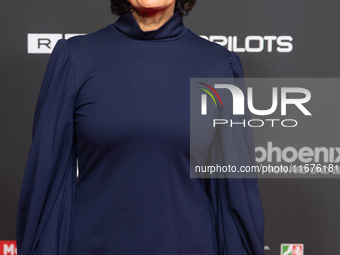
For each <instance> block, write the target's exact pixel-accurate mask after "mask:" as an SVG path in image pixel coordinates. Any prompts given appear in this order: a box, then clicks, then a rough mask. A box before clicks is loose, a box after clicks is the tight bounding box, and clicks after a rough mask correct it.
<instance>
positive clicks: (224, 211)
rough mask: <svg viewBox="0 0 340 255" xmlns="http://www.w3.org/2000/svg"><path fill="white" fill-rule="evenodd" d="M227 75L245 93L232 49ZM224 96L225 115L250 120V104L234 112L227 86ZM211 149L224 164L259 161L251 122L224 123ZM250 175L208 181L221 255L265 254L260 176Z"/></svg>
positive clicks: (240, 119) (239, 66) (239, 67)
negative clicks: (241, 111) (244, 124)
mask: <svg viewBox="0 0 340 255" xmlns="http://www.w3.org/2000/svg"><path fill="white" fill-rule="evenodd" d="M225 77H226V78H231V79H233V80H234V81H235V84H236V85H237V86H239V88H241V90H242V91H243V92H244V94H245V87H244V84H243V83H244V82H243V71H242V66H241V62H240V59H239V57H238V56H237V55H236V53H234V52H231V57H230V64H229V67H228V69H227V72H226V75H225ZM223 100H224V101H225V102H224V103H225V104H226V105H225V106H224V108H223V109H222V110H221V112H220V118H221V119H228V120H230V119H233V121H235V122H240V123H242V121H243V120H244V119H245V120H246V123H247V120H249V119H250V113H249V111H248V109H247V107H245V115H232V109H233V108H232V107H233V105H232V97H231V93H230V92H228V90H226V89H225V90H224V99H223ZM210 150H211V154H212V155H222V156H220V158H214V159H208V160H213V161H214V162H216V160H217V161H218V163H219V164H221V165H226V166H227V165H229V164H230V165H231V166H235V167H236V169H240V167H241V166H253V165H255V146H254V135H253V130H252V128H251V127H249V126H247V125H246V126H245V127H244V126H243V125H234V126H233V127H230V125H221V127H220V130H219V132H218V133H217V135H216V136H215V137H214V141H213V144H212V146H211V148H210ZM214 157H215V156H214ZM209 165H211V163H209ZM246 177H247V178H225V179H223V178H218V179H210V180H209V181H208V182H207V187H206V188H207V193H208V196H209V198H210V200H211V203H212V205H213V208H214V212H215V219H216V231H217V241H218V250H219V253H218V254H219V255H229V254H237V255H263V254H264V216H263V211H262V204H261V198H260V194H259V191H258V187H257V179H256V178H249V177H251V176H249V175H248V176H246ZM253 177H255V175H253Z"/></svg>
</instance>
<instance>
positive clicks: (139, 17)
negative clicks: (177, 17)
mask: <svg viewBox="0 0 340 255" xmlns="http://www.w3.org/2000/svg"><path fill="white" fill-rule="evenodd" d="M174 9H175V3H173V4H172V5H170V6H169V7H167V8H165V9H162V10H150V11H149V10H148V11H145V10H137V9H136V8H134V7H133V6H132V5H131V12H132V15H133V16H134V17H135V19H136V21H137V23H138V25H139V27H140V28H141V30H143V31H152V30H157V29H158V28H160V27H161V26H162V25H163V24H164V23H165V22H167V21H168V20H169V19H170V18H171V17H172V15H173V14H174Z"/></svg>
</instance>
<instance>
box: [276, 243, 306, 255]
mask: <svg viewBox="0 0 340 255" xmlns="http://www.w3.org/2000/svg"><path fill="white" fill-rule="evenodd" d="M281 255H303V244H281Z"/></svg>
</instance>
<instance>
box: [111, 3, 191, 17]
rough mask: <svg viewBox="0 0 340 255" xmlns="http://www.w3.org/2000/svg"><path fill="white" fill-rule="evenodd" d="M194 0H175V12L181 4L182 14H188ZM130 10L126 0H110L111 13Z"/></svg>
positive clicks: (118, 13) (121, 12)
mask: <svg viewBox="0 0 340 255" xmlns="http://www.w3.org/2000/svg"><path fill="white" fill-rule="evenodd" d="M195 4H196V0H176V5H175V6H176V7H175V12H176V11H177V10H178V6H179V5H180V6H181V9H182V16H186V15H188V13H189V12H190V11H191V10H192V8H193V7H194V5H195ZM129 11H130V5H129V4H127V0H111V12H112V13H113V14H117V15H122V14H124V13H127V12H129Z"/></svg>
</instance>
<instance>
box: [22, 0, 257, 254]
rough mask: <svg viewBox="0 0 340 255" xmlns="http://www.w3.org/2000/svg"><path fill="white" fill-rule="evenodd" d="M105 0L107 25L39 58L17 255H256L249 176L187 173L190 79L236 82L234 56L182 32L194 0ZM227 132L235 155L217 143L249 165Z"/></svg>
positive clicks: (249, 153)
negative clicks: (110, 16)
mask: <svg viewBox="0 0 340 255" xmlns="http://www.w3.org/2000/svg"><path fill="white" fill-rule="evenodd" d="M111 3H112V6H111V7H112V11H113V13H116V14H119V15H121V16H120V17H119V19H118V20H117V21H116V22H115V23H114V24H112V25H109V26H107V27H106V28H103V29H101V30H99V31H97V32H94V33H91V34H88V35H85V36H76V37H73V38H70V39H68V40H64V39H61V40H59V41H58V43H57V45H56V46H55V48H54V50H53V53H52V55H51V57H50V61H49V64H48V67H47V70H46V74H45V77H44V80H43V84H42V87H41V92H40V94H39V98H38V103H37V106H36V112H35V116H34V125H33V141H32V146H31V150H30V154H29V157H28V161H27V166H26V170H25V175H24V180H23V185H22V189H21V194H20V200H19V206H18V215H17V247H18V254H19V255H32V254H34V255H42V254H44V255H46V254H48V255H64V254H70V255H78V254H81V255H90V254H105V255H106V254H119V255H130V254H138V255H146V254H148V255H149V254H150V255H170V254H171V255H180V254H183V255H184V254H185V255H189V254H193V255H208V254H209V255H217V254H218V255H222V254H223V255H225V254H233V255H234V254H255V255H259V254H263V215H262V207H261V201H260V197H259V193H258V190H257V184H256V180H255V179H238V180H231V179H218V180H216V179H211V180H204V179H193V178H192V179H191V178H190V175H189V171H188V169H189V158H190V156H189V154H190V141H189V140H190V135H189V102H188V100H189V89H188V88H189V83H190V78H191V77H236V78H238V77H242V76H243V74H242V68H241V63H240V60H239V58H238V57H237V55H236V54H235V53H233V52H229V51H228V50H226V49H225V48H223V47H221V46H219V45H217V44H214V43H211V42H208V41H206V40H204V39H202V38H200V37H199V36H197V35H195V34H194V33H193V32H191V31H190V30H189V29H187V28H186V27H185V26H184V25H183V18H182V15H183V14H185V12H188V11H190V10H191V8H192V7H193V6H194V4H195V1H194V0H192V1H190V0H189V1H175V0H129V1H128V2H125V1H115V0H111ZM238 135H241V136H242V137H236V136H235V139H236V141H241V140H237V139H243V140H245V141H246V143H245V147H241V146H240V145H238V144H239V143H241V142H239V143H231V142H230V141H224V140H218V142H219V143H220V146H222V147H223V149H226V150H227V151H228V150H230V151H231V152H232V151H238V152H241V153H242V155H241V156H240V155H238V156H237V158H241V160H240V162H238V163H242V161H243V160H244V162H247V163H248V162H252V163H254V162H253V160H254V147H253V142H252V133H251V132H250V131H241V133H239V134H238ZM243 145H244V144H243ZM242 150H243V151H242ZM243 153H244V155H243ZM77 159H78V165H79V177H78V179H77V178H76V161H77Z"/></svg>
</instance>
